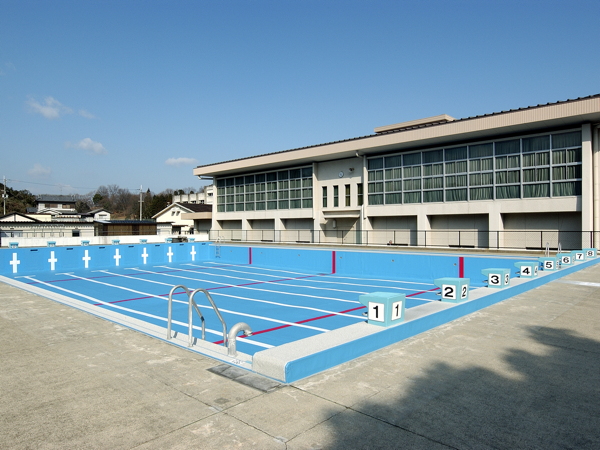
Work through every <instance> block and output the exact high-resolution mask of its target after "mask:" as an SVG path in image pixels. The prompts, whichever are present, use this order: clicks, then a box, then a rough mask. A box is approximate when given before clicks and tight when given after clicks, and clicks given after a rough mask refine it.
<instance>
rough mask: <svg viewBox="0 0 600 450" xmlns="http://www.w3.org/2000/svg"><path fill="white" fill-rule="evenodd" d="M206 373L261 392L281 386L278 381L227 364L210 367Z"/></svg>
mask: <svg viewBox="0 0 600 450" xmlns="http://www.w3.org/2000/svg"><path fill="white" fill-rule="evenodd" d="M208 371H209V372H212V373H214V374H216V375H220V376H222V377H225V378H229V379H230V380H233V381H235V382H236V383H240V384H243V385H245V386H249V387H251V388H254V389H258V390H259V391H262V392H271V391H274V390H275V389H278V388H279V387H281V386H282V384H281V383H280V382H278V381H275V380H271V379H270V378H266V377H263V376H261V375H257V374H255V373H252V372H248V371H247V370H244V369H240V368H239V367H235V366H230V365H229V364H219V365H218V366H214V367H211V368H210V369H208Z"/></svg>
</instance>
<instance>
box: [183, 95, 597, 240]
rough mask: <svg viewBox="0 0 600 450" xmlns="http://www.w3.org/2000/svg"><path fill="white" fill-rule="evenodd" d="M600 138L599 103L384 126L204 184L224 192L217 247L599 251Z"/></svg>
mask: <svg viewBox="0 0 600 450" xmlns="http://www.w3.org/2000/svg"><path fill="white" fill-rule="evenodd" d="M599 127H600V94H599V95H592V96H588V97H583V98H578V99H574V100H566V101H559V102H555V103H548V104H544V105H537V106H530V107H525V108H519V109H513V110H510V111H502V112H496V113H491V114H485V115H482V116H475V117H468V118H463V119H455V118H453V117H450V116H448V115H446V114H443V115H439V116H435V117H430V118H426V119H421V120H414V121H410V122H403V123H399V124H395V125H389V126H382V127H378V128H375V130H374V134H372V135H369V136H363V137H357V138H352V139H347V140H343V141H337V142H331V143H326V144H319V145H314V146H309V147H303V148H297V149H292V150H286V151H280V152H276V153H269V154H263V155H257V156H250V157H247V158H242V159H237V160H233V161H224V162H219V163H215V164H207V165H203V166H199V167H197V168H195V169H194V175H196V176H198V177H201V178H203V179H206V178H207V177H212V178H213V180H214V185H215V186H216V196H215V202H214V205H213V213H212V225H211V239H216V238H218V237H220V238H221V239H224V240H245V241H273V242H314V243H350V244H384V245H385V244H388V245H406V246H432V247H464V248H468V247H475V248H531V249H543V248H545V247H546V246H550V247H551V248H557V247H558V246H559V245H560V246H561V247H562V248H563V249H568V248H582V247H592V246H594V247H598V246H599V241H600V183H599V179H598V178H599V177H600V169H599V166H600V150H599ZM190 218H191V217H190Z"/></svg>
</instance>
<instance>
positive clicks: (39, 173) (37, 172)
mask: <svg viewBox="0 0 600 450" xmlns="http://www.w3.org/2000/svg"><path fill="white" fill-rule="evenodd" d="M27 173H28V174H29V175H31V176H33V177H46V176H48V175H50V174H51V173H52V170H51V169H50V168H49V167H44V166H42V165H41V164H38V163H36V164H34V165H33V168H32V169H29V170H28V171H27Z"/></svg>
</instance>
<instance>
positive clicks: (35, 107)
mask: <svg viewBox="0 0 600 450" xmlns="http://www.w3.org/2000/svg"><path fill="white" fill-rule="evenodd" d="M44 103H45V104H43V105H42V104H41V103H39V102H38V101H37V100H35V99H34V98H31V97H30V98H29V99H28V100H27V104H28V105H29V108H30V110H31V112H33V113H37V114H41V115H42V116H44V117H45V118H46V119H50V120H54V119H58V118H59V117H60V116H64V115H65V114H72V113H73V110H72V109H71V108H69V107H68V106H65V105H63V104H62V103H61V102H59V101H58V100H56V99H55V98H54V97H46V98H45V99H44Z"/></svg>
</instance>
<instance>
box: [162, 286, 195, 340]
mask: <svg viewBox="0 0 600 450" xmlns="http://www.w3.org/2000/svg"><path fill="white" fill-rule="evenodd" d="M179 288H182V289H183V290H184V291H185V293H186V294H187V296H188V299H189V297H190V290H189V289H188V288H187V287H185V286H184V285H183V284H178V285H177V286H173V289H171V291H170V292H169V303H168V306H167V340H170V339H172V338H173V336H171V324H172V323H173V293H174V292H175V291H176V290H177V289H179Z"/></svg>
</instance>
